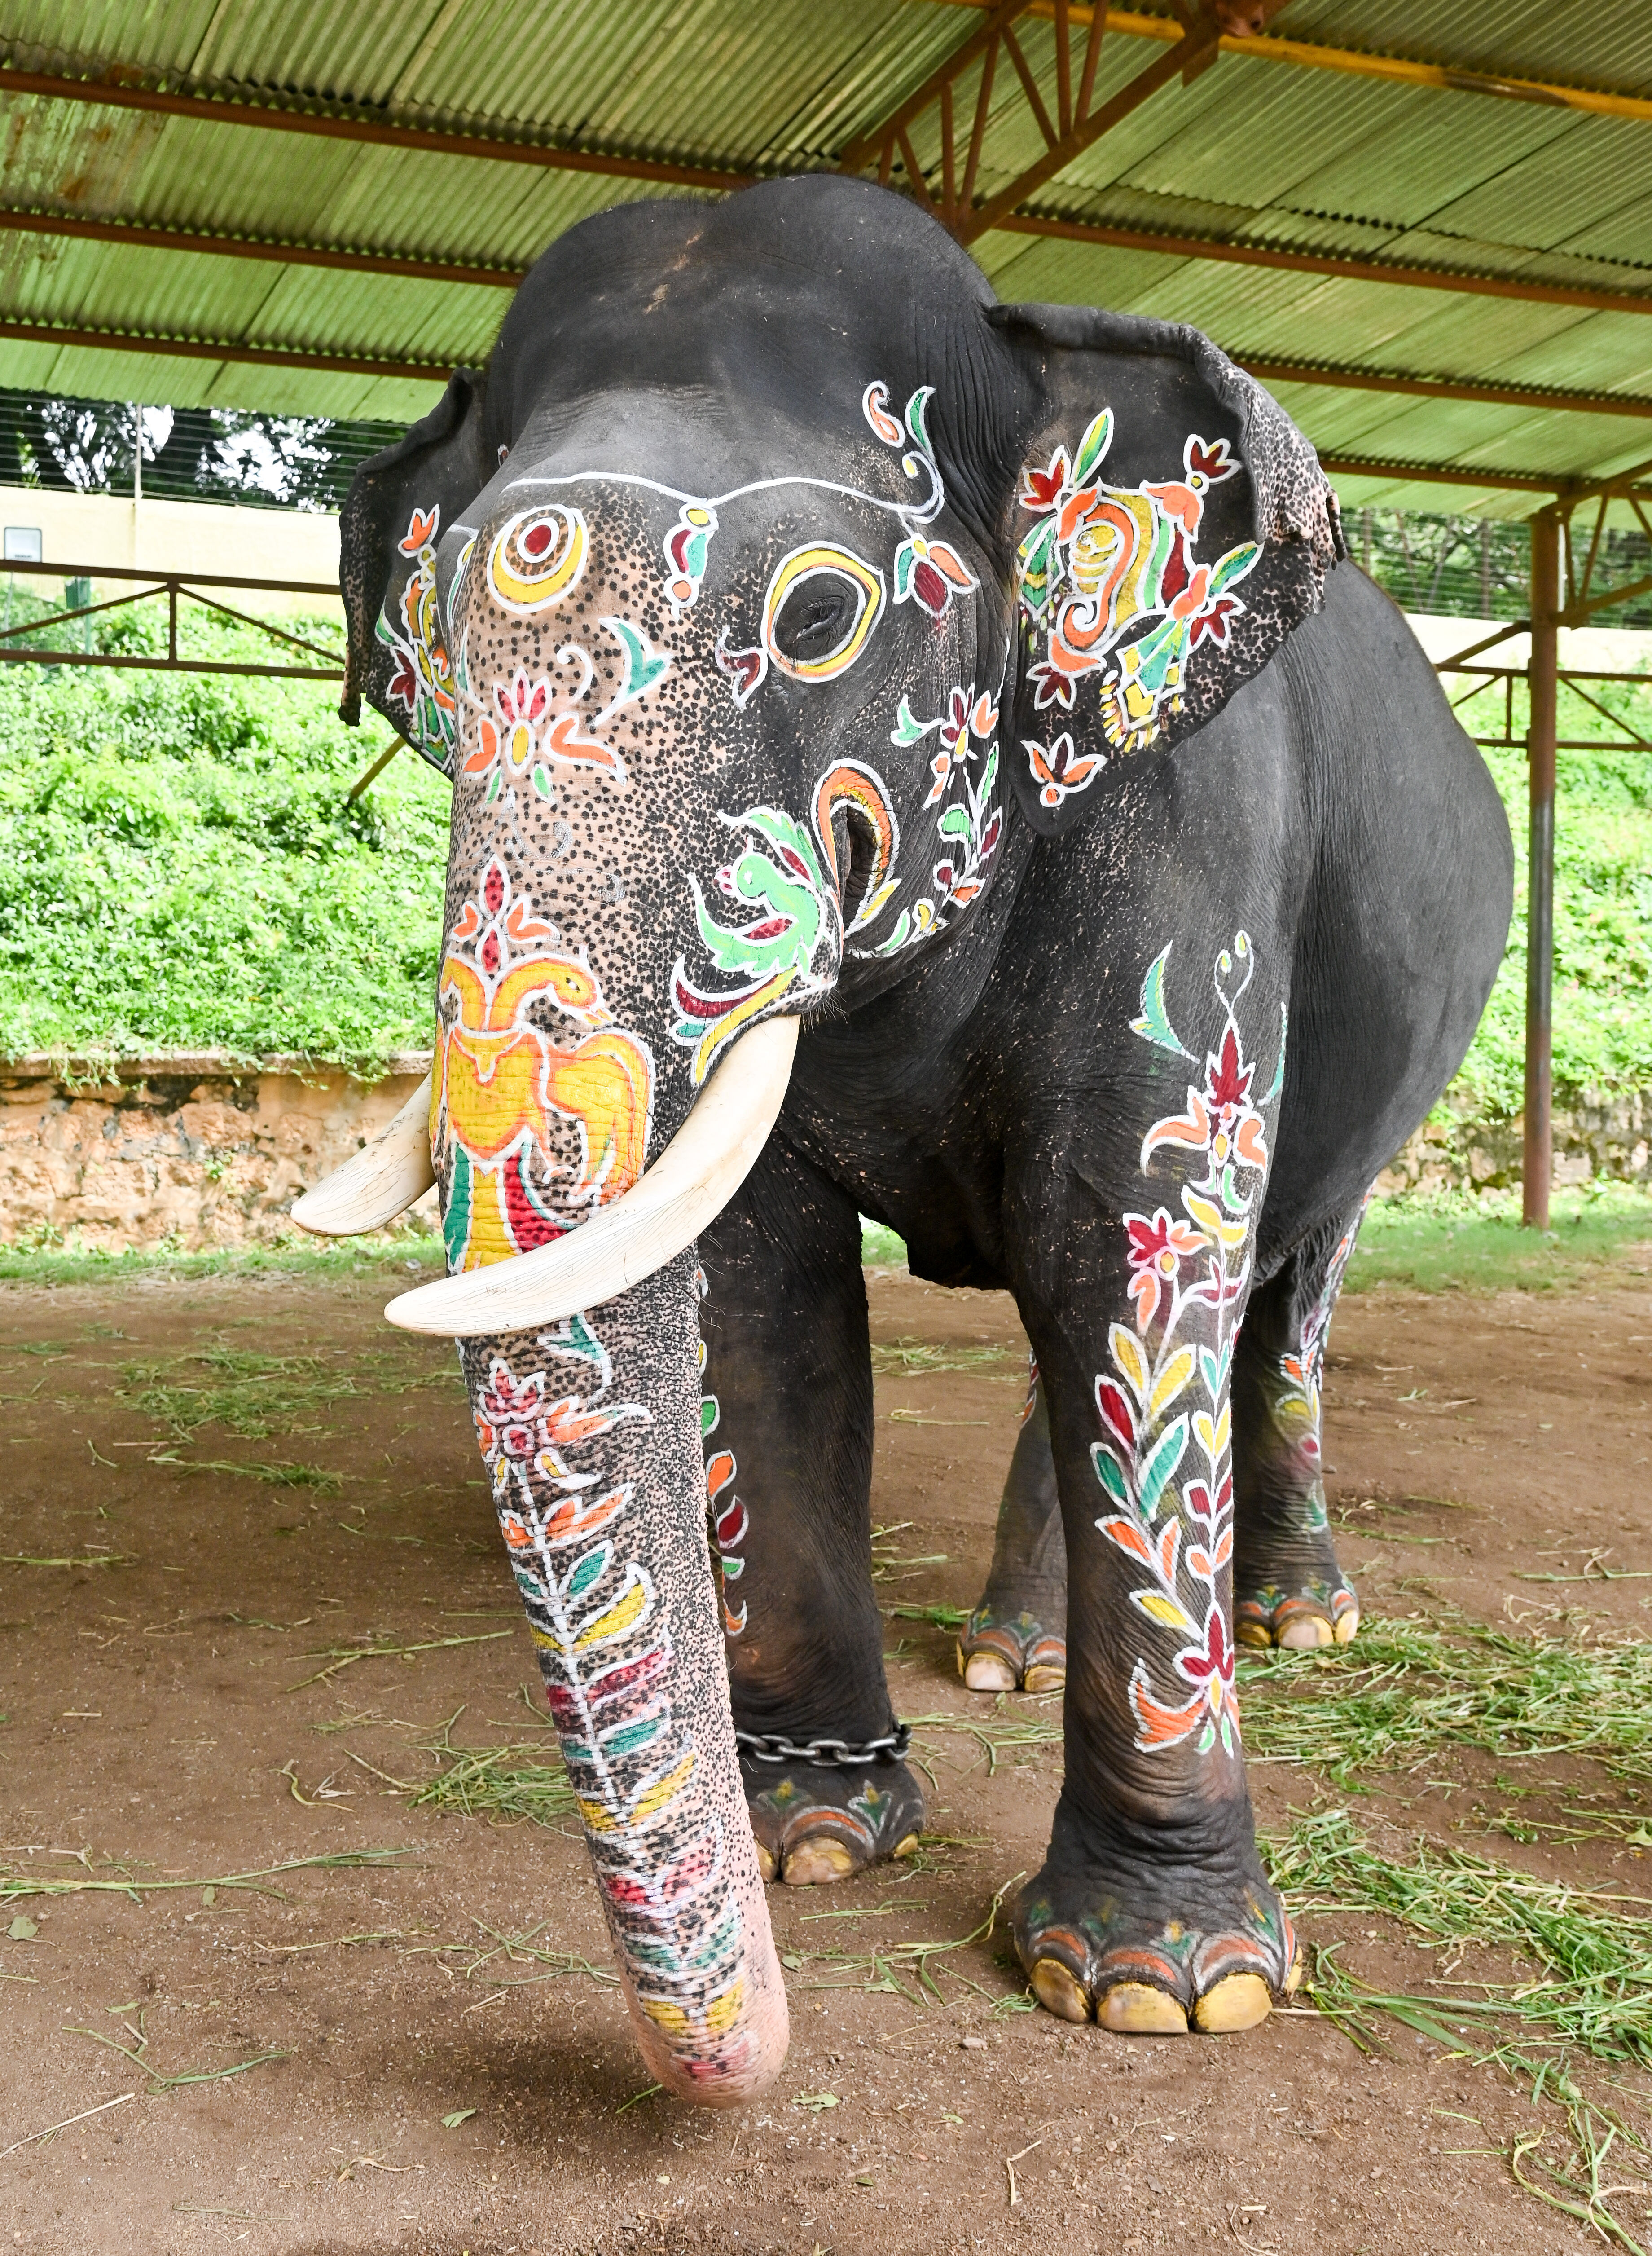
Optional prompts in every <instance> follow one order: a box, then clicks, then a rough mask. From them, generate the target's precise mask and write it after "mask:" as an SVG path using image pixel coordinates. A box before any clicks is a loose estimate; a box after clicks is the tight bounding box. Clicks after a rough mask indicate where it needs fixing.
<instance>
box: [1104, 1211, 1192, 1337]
mask: <svg viewBox="0 0 1652 2256" xmlns="http://www.w3.org/2000/svg"><path fill="white" fill-rule="evenodd" d="M1124 1227H1125V1230H1126V1231H1127V1232H1128V1237H1129V1259H1130V1282H1129V1287H1128V1291H1129V1295H1130V1298H1131V1300H1132V1301H1134V1302H1135V1329H1136V1330H1137V1331H1138V1332H1145V1331H1146V1329H1147V1328H1148V1326H1149V1324H1150V1323H1151V1322H1152V1321H1153V1319H1154V1317H1155V1316H1156V1315H1157V1314H1158V1307H1159V1302H1160V1301H1161V1299H1162V1298H1163V1297H1164V1295H1165V1294H1166V1293H1167V1292H1168V1291H1170V1290H1173V1289H1174V1287H1175V1285H1176V1283H1177V1279H1178V1278H1179V1277H1180V1275H1181V1268H1182V1264H1183V1262H1184V1261H1191V1260H1192V1258H1193V1257H1194V1256H1195V1255H1196V1254H1199V1253H1202V1252H1203V1251H1204V1250H1205V1248H1206V1245H1207V1244H1209V1242H1210V1241H1209V1240H1208V1238H1206V1237H1203V1236H1202V1235H1201V1234H1200V1232H1199V1231H1198V1230H1194V1229H1192V1228H1191V1227H1190V1226H1189V1224H1188V1223H1185V1222H1182V1221H1179V1220H1177V1218H1176V1217H1175V1216H1172V1215H1171V1214H1170V1210H1169V1209H1168V1208H1165V1207H1160V1209H1158V1211H1157V1213H1156V1214H1155V1215H1154V1216H1152V1217H1151V1219H1149V1217H1148V1216H1146V1215H1144V1214H1127V1215H1126V1216H1125V1217H1124Z"/></svg>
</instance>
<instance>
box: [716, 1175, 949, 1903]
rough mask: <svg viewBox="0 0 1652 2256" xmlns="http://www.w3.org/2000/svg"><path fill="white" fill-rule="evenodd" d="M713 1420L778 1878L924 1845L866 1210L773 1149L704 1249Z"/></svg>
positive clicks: (727, 1600)
mask: <svg viewBox="0 0 1652 2256" xmlns="http://www.w3.org/2000/svg"><path fill="white" fill-rule="evenodd" d="M700 1252H701V1257H702V1262H703V1283H704V1287H705V1291H704V1297H703V1299H702V1301H701V1303H700V1336H701V1340H702V1343H703V1353H704V1361H703V1364H702V1376H701V1387H702V1397H701V1405H700V1421H701V1427H702V1431H703V1435H704V1442H705V1450H706V1497H707V1503H708V1505H709V1509H710V1513H711V1520H712V1533H713V1539H714V1545H715V1548H716V1553H717V1557H718V1561H719V1565H720V1571H721V1583H722V1606H723V1630H724V1634H725V1636H726V1638H727V1639H728V1670H729V1679H730V1685H731V1688H732V1691H733V1696H734V1708H735V1733H736V1738H737V1742H738V1744H739V1746H740V1750H741V1772H742V1776H743V1778H744V1780H745V1786H746V1801H747V1807H748V1808H749V1811H750V1815H751V1823H752V1830H753V1832H754V1834H755V1835H756V1844H757V1861H758V1864H759V1865H760V1867H761V1869H762V1871H763V1877H764V1879H769V1880H777V1879H778V1880H784V1881H785V1882H787V1883H788V1884H789V1885H790V1886H793V1887H797V1886H810V1885H812V1884H815V1883H818V1882H820V1881H825V1880H841V1879H847V1878H848V1877H849V1875H850V1874H851V1873H854V1872H859V1871H861V1870H862V1869H863V1868H864V1867H865V1866H866V1865H870V1864H873V1863H875V1862H876V1861H878V1860H879V1859H880V1858H886V1857H898V1856H902V1855H904V1854H906V1853H908V1852H909V1851H910V1850H911V1849H913V1848H914V1847H916V1845H917V1837H918V1833H919V1831H920V1829H921V1828H922V1826H923V1823H924V1794H923V1788H922V1787H920V1785H919V1784H918V1781H917V1776H916V1775H915V1773H913V1772H912V1771H911V1770H910V1768H909V1766H907V1764H906V1763H905V1762H904V1761H903V1759H901V1758H902V1751H903V1750H902V1745H901V1741H900V1738H899V1736H898V1734H897V1730H896V1724H895V1720H894V1717H893V1715H892V1712H891V1710H890V1706H889V1685H888V1681H887V1680H886V1678H885V1675H884V1670H883V1622H882V1616H881V1615H880V1613H879V1611H878V1609H877V1604H876V1601H875V1597H874V1596H873V1590H872V1543H871V1511H870V1498H871V1482H872V1367H871V1350H870V1346H869V1343H868V1334H867V1312H866V1288H865V1285H864V1282H863V1280H862V1278H861V1225H860V1217H859V1215H858V1214H857V1212H856V1210H855V1205H854V1200H853V1199H852V1198H850V1197H849V1196H848V1195H847V1194H846V1193H843V1192H841V1191H839V1190H838V1189H837V1188H835V1187H834V1186H833V1185H832V1184H830V1183H828V1182H826V1181H825V1180H824V1178H822V1177H821V1176H819V1175H818V1174H816V1173H815V1171H814V1170H813V1169H812V1168H811V1167H808V1166H806V1164H805V1162H803V1161H802V1160H798V1158H796V1157H795V1155H793V1154H791V1153H789V1152H787V1151H786V1150H785V1149H784V1146H781V1145H780V1144H779V1142H778V1139H771V1140H770V1145H769V1146H768V1148H767V1149H766V1150H765V1152H764V1153H763V1158H762V1159H761V1160H759V1162H758V1164H757V1166H756V1168H755V1169H754V1171H753V1173H752V1174H751V1176H750V1177H749V1179H748V1181H747V1183H746V1184H745V1186H744V1187H743V1188H742V1191H741V1193H740V1195H739V1196H738V1197H737V1198H736V1199H735V1201H734V1202H732V1203H731V1204H730V1205H729V1206H728V1207H727V1208H725V1209H724V1210H723V1212H722V1213H721V1215H720V1216H718V1218H717V1221H716V1223H715V1224H714V1226H713V1228H712V1229H711V1230H708V1231H707V1232H706V1236H705V1237H704V1238H703V1239H702V1240H701V1244H700Z"/></svg>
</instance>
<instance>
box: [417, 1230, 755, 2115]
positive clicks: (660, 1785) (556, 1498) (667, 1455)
mask: <svg viewBox="0 0 1652 2256" xmlns="http://www.w3.org/2000/svg"><path fill="white" fill-rule="evenodd" d="M698 1283H699V1273H698V1270H697V1267H696V1264H695V1260H694V1257H693V1254H692V1251H688V1252H681V1253H678V1255H677V1256H676V1257H675V1258H673V1259H671V1260H670V1261H668V1262H666V1263H665V1264H664V1265H663V1266H662V1267H660V1268H658V1269H657V1270H656V1271H655V1272H654V1273H653V1274H652V1275H651V1276H650V1277H649V1278H647V1279H646V1280H644V1281H643V1283H641V1284H638V1285H636V1286H634V1287H631V1289H630V1290H629V1291H628V1292H626V1293H623V1294H621V1295H620V1296H619V1298H618V1299H616V1300H613V1301H609V1302H608V1304H607V1305H606V1306H605V1307H602V1308H596V1309H594V1310H593V1311H592V1312H591V1314H590V1315H589V1316H586V1315H578V1314H575V1315H570V1316H568V1317H567V1318H566V1319H565V1320H564V1321H563V1322H560V1323H559V1324H557V1325H554V1326H552V1327H551V1328H549V1329H545V1330H544V1331H542V1332H540V1333H539V1334H538V1336H533V1335H530V1334H525V1333H523V1332H519V1331H518V1332H515V1333H512V1334H510V1335H508V1336H494V1337H491V1338H487V1339H467V1340H466V1341H464V1342H463V1343H461V1347H460V1354H461V1357H462V1360H463V1363H464V1368H465V1376H466V1378H467V1382H468V1385H469V1389H470V1395H471V1400H472V1403H473V1406H475V1416H476V1423H477V1427H478V1429H479V1433H480V1438H481V1442H482V1455H483V1457H484V1459H485V1460H486V1461H487V1463H489V1466H490V1468H491V1470H492V1472H493V1476H494V1494H495V1500H496V1505H497V1506H498V1510H499V1517H500V1522H501V1526H502V1527H503V1532H504V1536H505V1541H506V1544H507V1546H508V1547H509V1550H510V1558H511V1563H512V1566H513V1569H514V1570H515V1573H516V1578H517V1584H518V1587H519V1588H520V1590H521V1593H522V1597H523V1599H524V1603H525V1604H526V1607H527V1611H528V1619H529V1625H530V1628H531V1632H532V1636H533V1640H534V1643H535V1645H536V1646H537V1647H538V1653H539V1660H540V1666H541V1668H542V1669H543V1672H544V1674H545V1685H546V1689H547V1692H548V1694H549V1698H550V1705H551V1712H552V1719H553V1721H554V1722H555V1724H556V1726H557V1730H558V1732H559V1736H560V1738H561V1743H562V1752H563V1758H564V1760H565V1762H566V1766H567V1771H568V1776H569V1779H570V1781H571V1783H572V1784H573V1788H574V1791H575V1793H576V1794H578V1796H579V1808H580V1817H581V1819H582V1821H583V1822H584V1826H585V1831H586V1838H587V1843H588V1844H589V1846H590V1851H591V1857H592V1861H593V1863H594V1865H595V1867H596V1874H597V1879H598V1883H599V1886H600V1887H601V1896H602V1904H603V1909H604V1912H605V1914H606V1915H607V1918H608V1927H609V1930H610V1932H611V1934H612V1935H613V1939H614V1945H615V1950H616V1952H617V1954H618V1957H619V1963H620V1972H621V1978H622V1982H623V1984H624V1988H625V1996H626V2002H627V2005H628V2006H629V2010H630V2013H631V2018H632V2020H633V2021H634V2022H635V2024H636V2031H637V2036H638V2039H639V2041H640V2043H641V2046H642V2049H643V2056H644V2059H645V2061H646V2062H647V2065H648V2069H649V2072H650V2075H651V2076H654V2077H656V2078H657V2080H658V2082H660V2083H663V2084H664V2086H665V2087H666V2089H667V2090H669V2091H671V2092H672V2093H674V2094H675V2095H677V2096H678V2097H682V2098H688V2099H694V2100H697V2101H699V2102H700V2103H701V2104H709V2105H713V2106H732V2105H735V2104H738V2103H740V2102H741V2101H742V2100H745V2099H749V2098H751V2097H754V2096H755V2095H756V2093H757V2092H759V2091H761V2090H763V2088H764V2087H765V2086H766V2085H767V2084H768V2083H770V2081H771V2080H772V2079H773V2077H774V2076H776V2075H777V2073H778V2071H779V2069H780V2066H781V2063H782V2062H783V2061H784V2058H785V2053H786V2044H787V2019H786V2001H785V1992H784V1986H783V1984H782V1979H781V1974H780V1968H779V1965H778V1963H777V1959H776V1956H775V1948H774V1942H773V1938H772V1936H771V1934H770V1926H769V1912H768V1906H767V1904H766V1902H765V1900H764V1897H763V1880H762V1878H761V1875H760V1874H759V1872H758V1869H757V1860H756V1851H755V1849H754V1846H753V1844H752V1836H751V1826H750V1822H749V1818H748V1816H747V1813H746V1805H745V1798H744V1794H743V1791H742V1785H741V1778H740V1767H739V1764H738V1761H737V1759H736V1757H735V1738H734V1720H733V1717H732V1714H731V1712H730V1709H729V1699H728V1667H727V1663H726V1661H725V1659H724V1653H723V1644H722V1637H721V1628H720V1625H719V1622H718V1618H717V1611H716V1606H715V1603H714V1597H713V1591H712V1580H711V1562H710V1558H709V1555H708V1548H707V1541H706V1501H705V1498H706V1488H705V1471H704V1463H703V1457H702V1453H701V1447H700V1435H699V1385H698V1376H697V1374H698V1369H699V1322H698V1312H697V1291H698Z"/></svg>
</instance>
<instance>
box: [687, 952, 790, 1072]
mask: <svg viewBox="0 0 1652 2256" xmlns="http://www.w3.org/2000/svg"><path fill="white" fill-rule="evenodd" d="M797 976H798V975H797V973H796V971H795V970H794V971H777V972H776V974H775V976H774V977H773V978H772V979H767V980H765V981H764V982H763V985H762V986H761V987H759V988H758V989H757V991H756V993H755V994H752V995H748V996H747V997H746V998H744V1000H743V1001H742V1002H739V1003H736V1004H735V1007H734V1009H733V1010H732V1011H730V1012H728V1013H727V1015H726V1016H724V1017H723V1018H721V1019H717V1020H716V1021H715V1022H714V1024H713V1025H712V1026H708V1027H707V1028H706V1032H705V1033H703V1034H702V1035H701V1036H700V1038H699V1041H697V1042H696V1043H695V1045H694V1066H693V1075H692V1078H693V1083H694V1086H695V1088H696V1089H698V1088H699V1084H700V1083H701V1082H702V1081H704V1080H705V1078H706V1075H707V1074H708V1073H709V1072H710V1071H711V1068H712V1063H713V1061H714V1059H715V1057H716V1055H717V1053H718V1051H719V1050H720V1049H721V1048H722V1047H723V1045H724V1043H725V1042H728V1041H732V1040H734V1038H735V1035H736V1034H737V1033H739V1032H740V1029H741V1028H742V1026H744V1025H745V1024H746V1022H747V1020H748V1019H755V1018H756V1015H757V1013H758V1012H759V1011H766V1010H767V1009H768V1007H769V1005H770V1003H776V1002H778V1001H779V999H780V998H781V996H783V995H784V993H785V991H786V990H787V988H788V987H790V986H791V983H792V981H793V980H794V979H795V978H796V977H797Z"/></svg>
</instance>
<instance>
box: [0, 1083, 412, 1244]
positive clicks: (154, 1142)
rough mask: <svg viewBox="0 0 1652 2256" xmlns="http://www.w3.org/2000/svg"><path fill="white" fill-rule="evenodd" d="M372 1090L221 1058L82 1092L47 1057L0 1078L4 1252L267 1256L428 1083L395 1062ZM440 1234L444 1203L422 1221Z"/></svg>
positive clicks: (0, 1234) (85, 1086) (83, 1086)
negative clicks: (37, 1247)
mask: <svg viewBox="0 0 1652 2256" xmlns="http://www.w3.org/2000/svg"><path fill="white" fill-rule="evenodd" d="M390 1063H391V1067H392V1068H393V1069H392V1071H391V1073H390V1075H389V1076H388V1077H387V1078H386V1079H385V1080H383V1081H380V1082H373V1083H363V1082H359V1081H355V1080H353V1079H352V1078H351V1077H350V1076H349V1075H348V1074H346V1073H343V1072H341V1071H340V1070H339V1069H338V1068H325V1067H324V1068H305V1069H302V1070H300V1069H298V1068H296V1066H295V1062H294V1061H291V1060H285V1059H271V1060H269V1061H266V1063H265V1065H264V1068H263V1069H262V1070H260V1069H257V1068H241V1067H235V1066H232V1065H230V1064H229V1063H228V1062H227V1061H225V1060H224V1059H223V1058H221V1057H218V1056H214V1055H210V1054H209V1055H206V1056H197V1057H184V1056H171V1057H160V1058H145V1059H138V1060H136V1061H133V1062H132V1063H130V1064H128V1065H123V1066H121V1067H120V1068H118V1070H117V1072H116V1075H114V1076H113V1077H111V1078H100V1079H98V1080H96V1081H83V1080H80V1079H77V1078H76V1077H75V1076H74V1075H73V1074H67V1075H66V1074H64V1073H63V1072H62V1071H61V1070H60V1066H59V1065H56V1064H54V1063H53V1061H51V1060H48V1059H45V1058H25V1059H22V1060H18V1061H14V1062H13V1063H11V1064H10V1065H0V1243H5V1244H51V1243H53V1242H55V1240H56V1239H57V1238H66V1239H67V1238H74V1239H77V1240H78V1241H79V1242H80V1243H81V1244H85V1245H88V1246H94V1247H100V1248H103V1249H106V1250H109V1251H114V1250H116V1248H123V1247H127V1246H142V1245H159V1244H164V1243H167V1242H171V1243H172V1244H175V1245H178V1246H179V1247H182V1248H186V1249H193V1248H195V1247H197V1246H203V1245H249V1244H269V1243H270V1242H271V1241H272V1240H274V1239H276V1238H278V1237H284V1236H286V1235H288V1234H296V1233H293V1232H292V1224H291V1223H289V1222H288V1220H287V1210H288V1209H289V1208H290V1207H291V1205H292V1202H293V1200H294V1199H295V1198H296V1197H297V1196H298V1195H299V1192H300V1191H301V1190H304V1189H306V1188H308V1186H309V1185H310V1184H312V1183H315V1182H319V1181H320V1180H321V1178H322V1177H323V1176H324V1175H327V1174H330V1173H331V1172H332V1170H333V1169H334V1167H338V1166H339V1165H340V1164H341V1161H343V1160H347V1159H348V1158H349V1156H350V1154H351V1153H353V1152H355V1151H359V1150H360V1148H361V1146H362V1145H363V1144H364V1143H366V1142H368V1141H369V1139H370V1138H372V1137H373V1136H375V1135H376V1134H377V1132H378V1131H379V1130H380V1129H381V1128H382V1127H383V1125H384V1124H385V1122H386V1121H387V1120H388V1119H389V1118H390V1115H391V1114H392V1113H393V1112H395V1111H397V1110H398V1109H399V1107H400V1106H402V1105H403V1104H404V1103H406V1101H407V1099H408V1098H409V1096H411V1094H412V1092H413V1089H414V1088H415V1087H416V1086H417V1084H418V1082H419V1081H420V1080H421V1079H422V1078H423V1076H424V1075H425V1072H426V1071H427V1070H428V1068H429V1064H430V1061H429V1058H428V1056H426V1055H425V1054H420V1053H418V1052H411V1053H405V1054H402V1055H400V1056H397V1057H394V1058H392V1059H391V1061H390ZM413 1218H414V1220H416V1221H417V1222H418V1223H422V1225H423V1226H424V1227H425V1228H426V1229H434V1228H435V1226H436V1213H435V1194H434V1193H433V1192H427V1193H426V1194H425V1197H424V1198H423V1199H422V1200H421V1201H420V1202H419V1204H418V1207H417V1208H416V1209H413Z"/></svg>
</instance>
